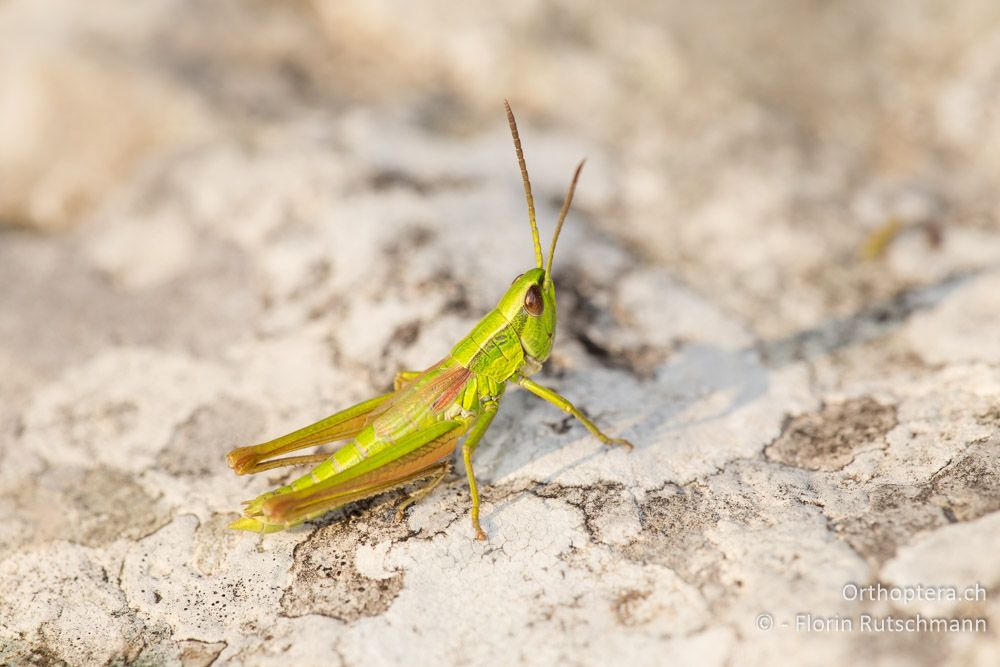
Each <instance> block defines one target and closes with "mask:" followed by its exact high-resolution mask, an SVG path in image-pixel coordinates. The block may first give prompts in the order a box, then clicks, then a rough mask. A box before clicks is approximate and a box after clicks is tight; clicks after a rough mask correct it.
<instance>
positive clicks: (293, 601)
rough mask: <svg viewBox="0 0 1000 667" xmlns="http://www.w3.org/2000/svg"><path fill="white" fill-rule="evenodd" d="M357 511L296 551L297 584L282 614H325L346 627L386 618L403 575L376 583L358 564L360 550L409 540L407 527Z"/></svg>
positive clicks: (287, 591) (289, 590) (314, 535)
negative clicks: (361, 621)
mask: <svg viewBox="0 0 1000 667" xmlns="http://www.w3.org/2000/svg"><path fill="white" fill-rule="evenodd" d="M370 514H371V513H370V512H364V511H360V512H359V511H355V512H352V513H351V516H350V518H349V519H347V520H339V521H335V522H334V523H331V524H329V525H326V526H323V527H321V528H319V529H318V530H316V531H315V532H313V533H312V535H310V536H309V538H308V539H306V540H305V541H304V542H302V543H301V544H299V545H297V546H296V547H295V554H294V562H293V565H292V583H291V585H289V586H288V588H286V589H285V592H284V594H283V595H282V597H281V614H282V615H283V616H287V617H291V618H296V617H299V616H305V615H306V614H321V615H323V616H329V617H330V618H335V619H338V620H340V621H344V622H345V623H351V622H353V621H356V620H358V619H359V618H365V617H371V616H378V615H380V614H382V613H384V612H385V611H386V610H387V609H388V608H389V607H390V606H391V605H392V603H393V601H394V600H395V599H396V596H397V595H399V592H400V591H401V590H402V589H403V575H402V574H401V573H400V574H394V575H391V576H389V577H386V578H384V579H373V578H371V577H367V576H365V575H364V574H362V573H361V572H360V571H359V570H358V568H357V563H356V557H357V552H358V549H359V547H364V546H368V545H373V544H376V543H378V542H383V541H386V540H399V539H402V538H404V537H405V536H406V535H407V529H406V527H405V525H404V524H402V523H399V524H397V523H394V522H391V521H389V522H386V521H385V518H384V517H383V516H381V514H380V515H379V516H377V517H375V516H372V517H371V518H372V521H371V522H370V523H369V521H368V517H369V516H370Z"/></svg>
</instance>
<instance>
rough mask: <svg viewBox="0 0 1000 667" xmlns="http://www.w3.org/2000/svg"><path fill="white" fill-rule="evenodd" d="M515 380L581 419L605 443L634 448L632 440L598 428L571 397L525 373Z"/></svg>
mask: <svg viewBox="0 0 1000 667" xmlns="http://www.w3.org/2000/svg"><path fill="white" fill-rule="evenodd" d="M514 382H516V383H517V384H518V385H520V386H522V387H524V388H525V389H527V390H528V391H530V392H531V393H532V394H534V395H535V396H538V397H539V398H544V399H545V400H546V401H548V402H549V403H551V404H552V405H555V406H556V407H558V408H560V409H562V410H563V411H565V412H568V413H569V414H571V415H573V416H574V417H576V418H577V419H579V420H580V423H582V424H583V425H584V426H586V427H587V430H588V431H590V432H591V433H592V434H594V436H595V437H596V438H597V439H598V440H600V441H601V442H603V443H604V444H605V445H622V446H623V447H627V448H629V449H632V447H633V446H634V445H633V444H632V443H631V442H629V441H628V440H626V439H625V438H612V437H610V436H608V435H605V434H604V432H603V431H601V429H599V428H597V424H595V423H594V422H592V421H590V420H589V419H587V417H586V415H584V414H583V413H582V412H580V411H579V410H578V409H577V407H576V406H575V405H573V404H572V403H570V402H569V399H567V398H565V397H564V396H562V395H560V394H558V393H556V392H554V391H552V390H551V389H549V388H548V387H543V386H542V385H540V384H538V383H537V382H535V381H534V380H531V379H530V378H526V377H524V376H523V375H519V376H517V377H516V378H514Z"/></svg>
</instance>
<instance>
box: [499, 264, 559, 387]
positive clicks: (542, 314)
mask: <svg viewBox="0 0 1000 667" xmlns="http://www.w3.org/2000/svg"><path fill="white" fill-rule="evenodd" d="M497 310H499V311H500V312H501V313H503V315H504V317H506V318H507V321H508V322H510V323H511V325H512V326H513V328H514V331H516V332H517V335H518V338H519V339H520V341H521V347H522V348H523V349H524V354H525V356H526V357H527V358H528V364H529V366H528V367H526V368H525V369H524V372H525V374H526V375H530V374H531V372H533V371H535V370H538V368H540V367H541V364H542V362H544V361H545V360H546V359H548V358H549V352H550V351H551V350H552V341H553V340H554V339H555V334H556V288H555V283H553V282H552V279H551V278H550V277H549V275H548V274H547V273H546V272H545V271H544V270H543V269H531V270H530V271H526V272H524V273H522V274H521V275H519V276H518V277H517V278H514V282H513V283H511V286H510V288H509V289H508V290H507V293H506V294H504V296H503V298H502V299H500V304H499V305H498V306H497ZM533 362H534V363H533Z"/></svg>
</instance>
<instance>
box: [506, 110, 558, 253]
mask: <svg viewBox="0 0 1000 667" xmlns="http://www.w3.org/2000/svg"><path fill="white" fill-rule="evenodd" d="M503 106H504V108H505V109H506V110H507V124H508V125H510V134H511V136H512V137H514V152H515V153H517V166H519V167H520V168H521V181H522V182H523V183H524V198H525V199H527V200H528V222H529V223H531V240H532V241H533V242H534V244H535V264H536V265H537V266H538V268H542V242H541V240H539V238H538V223H537V222H536V221H535V198H534V197H532V196H531V181H529V180H528V167H527V166H526V165H525V164H524V152H523V151H522V150H521V137H520V136H519V135H518V134H517V123H516V122H515V121H514V112H513V111H511V110H510V102H508V101H507V100H504V101H503ZM549 261H550V262H551V260H549Z"/></svg>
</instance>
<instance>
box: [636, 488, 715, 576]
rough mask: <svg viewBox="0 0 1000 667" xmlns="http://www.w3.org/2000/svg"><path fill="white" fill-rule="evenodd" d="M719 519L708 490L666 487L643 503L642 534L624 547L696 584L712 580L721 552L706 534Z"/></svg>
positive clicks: (641, 508)
mask: <svg viewBox="0 0 1000 667" xmlns="http://www.w3.org/2000/svg"><path fill="white" fill-rule="evenodd" d="M720 518H721V515H720V513H719V511H718V507H717V504H716V503H715V502H714V501H713V500H712V499H711V498H710V497H709V496H708V494H707V492H706V491H705V489H703V488H701V487H699V486H688V487H681V488H678V487H674V486H667V487H665V488H664V489H663V490H661V491H657V492H655V493H652V494H650V495H649V496H648V497H647V498H646V500H645V502H643V503H642V504H641V505H640V525H641V527H642V534H641V536H640V537H639V538H637V539H636V540H634V541H633V542H631V543H630V544H629V545H627V546H626V547H625V548H624V552H625V555H626V557H628V558H630V559H631V560H635V561H639V562H643V563H648V562H656V563H662V564H664V565H666V566H667V567H669V568H670V569H672V570H673V571H674V572H676V573H677V574H678V576H680V577H681V578H682V579H684V580H685V581H687V582H688V583H690V584H693V585H700V584H702V583H705V582H706V581H710V580H713V579H715V578H716V576H717V569H718V565H719V563H720V562H721V560H722V555H721V554H720V553H719V551H718V549H717V548H716V546H715V545H714V544H713V543H712V542H711V541H710V540H709V539H708V536H707V534H708V531H709V530H710V529H712V528H713V527H715V526H716V525H717V524H718V523H719V520H720Z"/></svg>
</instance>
